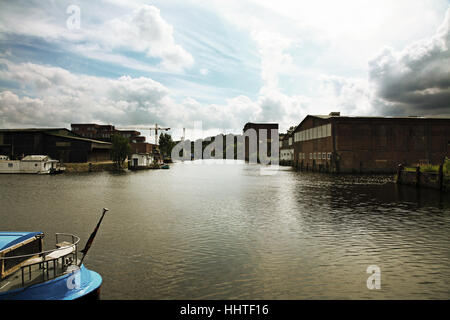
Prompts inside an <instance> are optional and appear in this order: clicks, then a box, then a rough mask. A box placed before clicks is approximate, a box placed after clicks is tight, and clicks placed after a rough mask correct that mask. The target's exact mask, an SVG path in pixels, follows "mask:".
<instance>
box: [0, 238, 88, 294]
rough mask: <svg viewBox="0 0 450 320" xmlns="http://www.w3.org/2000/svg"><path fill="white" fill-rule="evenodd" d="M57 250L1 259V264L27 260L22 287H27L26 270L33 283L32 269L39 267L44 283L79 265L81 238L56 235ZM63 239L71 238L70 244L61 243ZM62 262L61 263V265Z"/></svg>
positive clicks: (23, 263) (22, 269)
mask: <svg viewBox="0 0 450 320" xmlns="http://www.w3.org/2000/svg"><path fill="white" fill-rule="evenodd" d="M55 236H56V244H55V246H56V248H55V249H50V250H45V251H40V252H33V253H30V254H25V255H17V256H10V257H0V262H1V261H2V260H10V259H20V260H22V259H24V258H29V259H25V260H24V261H23V262H22V265H21V267H20V269H21V275H22V286H25V282H26V279H25V269H28V281H32V280H33V279H32V267H33V266H36V265H39V270H42V279H41V280H42V282H44V281H47V280H50V279H52V278H56V277H57V276H59V275H61V274H63V273H64V271H65V270H66V269H67V267H68V266H70V265H72V264H77V260H78V248H77V246H78V243H79V242H80V238H79V237H78V236H76V235H73V234H68V233H56V234H55ZM62 237H65V238H70V240H69V241H70V242H68V241H63V242H60V239H61V238H62ZM59 262H61V263H59ZM50 263H52V264H53V277H51V275H50V274H49V264H50ZM0 265H1V263H0ZM58 265H60V269H59V270H60V272H58Z"/></svg>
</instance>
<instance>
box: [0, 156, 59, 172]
mask: <svg viewBox="0 0 450 320" xmlns="http://www.w3.org/2000/svg"><path fill="white" fill-rule="evenodd" d="M64 170H65V168H64V167H62V166H61V165H60V163H59V161H58V160H53V159H51V158H50V157H48V156H44V155H29V156H26V157H24V158H22V159H21V160H9V158H8V157H7V156H0V173H35V174H36V173H37V174H49V173H61V172H64Z"/></svg>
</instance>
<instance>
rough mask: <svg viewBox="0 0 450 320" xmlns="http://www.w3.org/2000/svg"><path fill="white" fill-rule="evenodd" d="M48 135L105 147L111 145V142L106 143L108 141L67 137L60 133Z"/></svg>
mask: <svg viewBox="0 0 450 320" xmlns="http://www.w3.org/2000/svg"><path fill="white" fill-rule="evenodd" d="M47 134H49V135H52V136H55V137H60V138H67V139H73V140H81V141H88V142H93V143H99V144H105V145H110V144H111V143H110V142H106V141H100V140H94V139H89V138H83V137H75V136H67V135H64V134H58V133H53V132H47Z"/></svg>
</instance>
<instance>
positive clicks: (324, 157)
mask: <svg viewBox="0 0 450 320" xmlns="http://www.w3.org/2000/svg"><path fill="white" fill-rule="evenodd" d="M326 158H327V154H326V153H325V152H323V153H322V159H323V160H325V159H326Z"/></svg>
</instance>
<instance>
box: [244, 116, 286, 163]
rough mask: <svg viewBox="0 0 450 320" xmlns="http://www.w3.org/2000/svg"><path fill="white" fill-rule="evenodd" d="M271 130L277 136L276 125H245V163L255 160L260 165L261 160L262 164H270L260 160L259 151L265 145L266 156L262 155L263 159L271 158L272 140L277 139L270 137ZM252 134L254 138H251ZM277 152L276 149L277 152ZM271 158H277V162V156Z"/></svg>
mask: <svg viewBox="0 0 450 320" xmlns="http://www.w3.org/2000/svg"><path fill="white" fill-rule="evenodd" d="M272 130H275V131H276V135H277V136H278V123H247V124H246V125H245V126H244V130H243V132H244V146H245V151H244V154H245V161H250V160H252V159H256V160H257V162H258V163H260V162H261V160H264V163H268V162H270V160H268V159H260V152H259V149H260V146H262V145H263V143H264V144H266V147H267V149H266V150H267V152H266V153H267V155H264V157H266V158H271V157H272V138H274V139H278V137H272ZM252 133H255V137H252ZM264 137H265V139H264ZM264 140H265V141H264ZM277 142H278V141H277ZM278 151H279V150H278V147H277V152H278ZM273 156H274V157H277V160H279V159H278V155H273Z"/></svg>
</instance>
